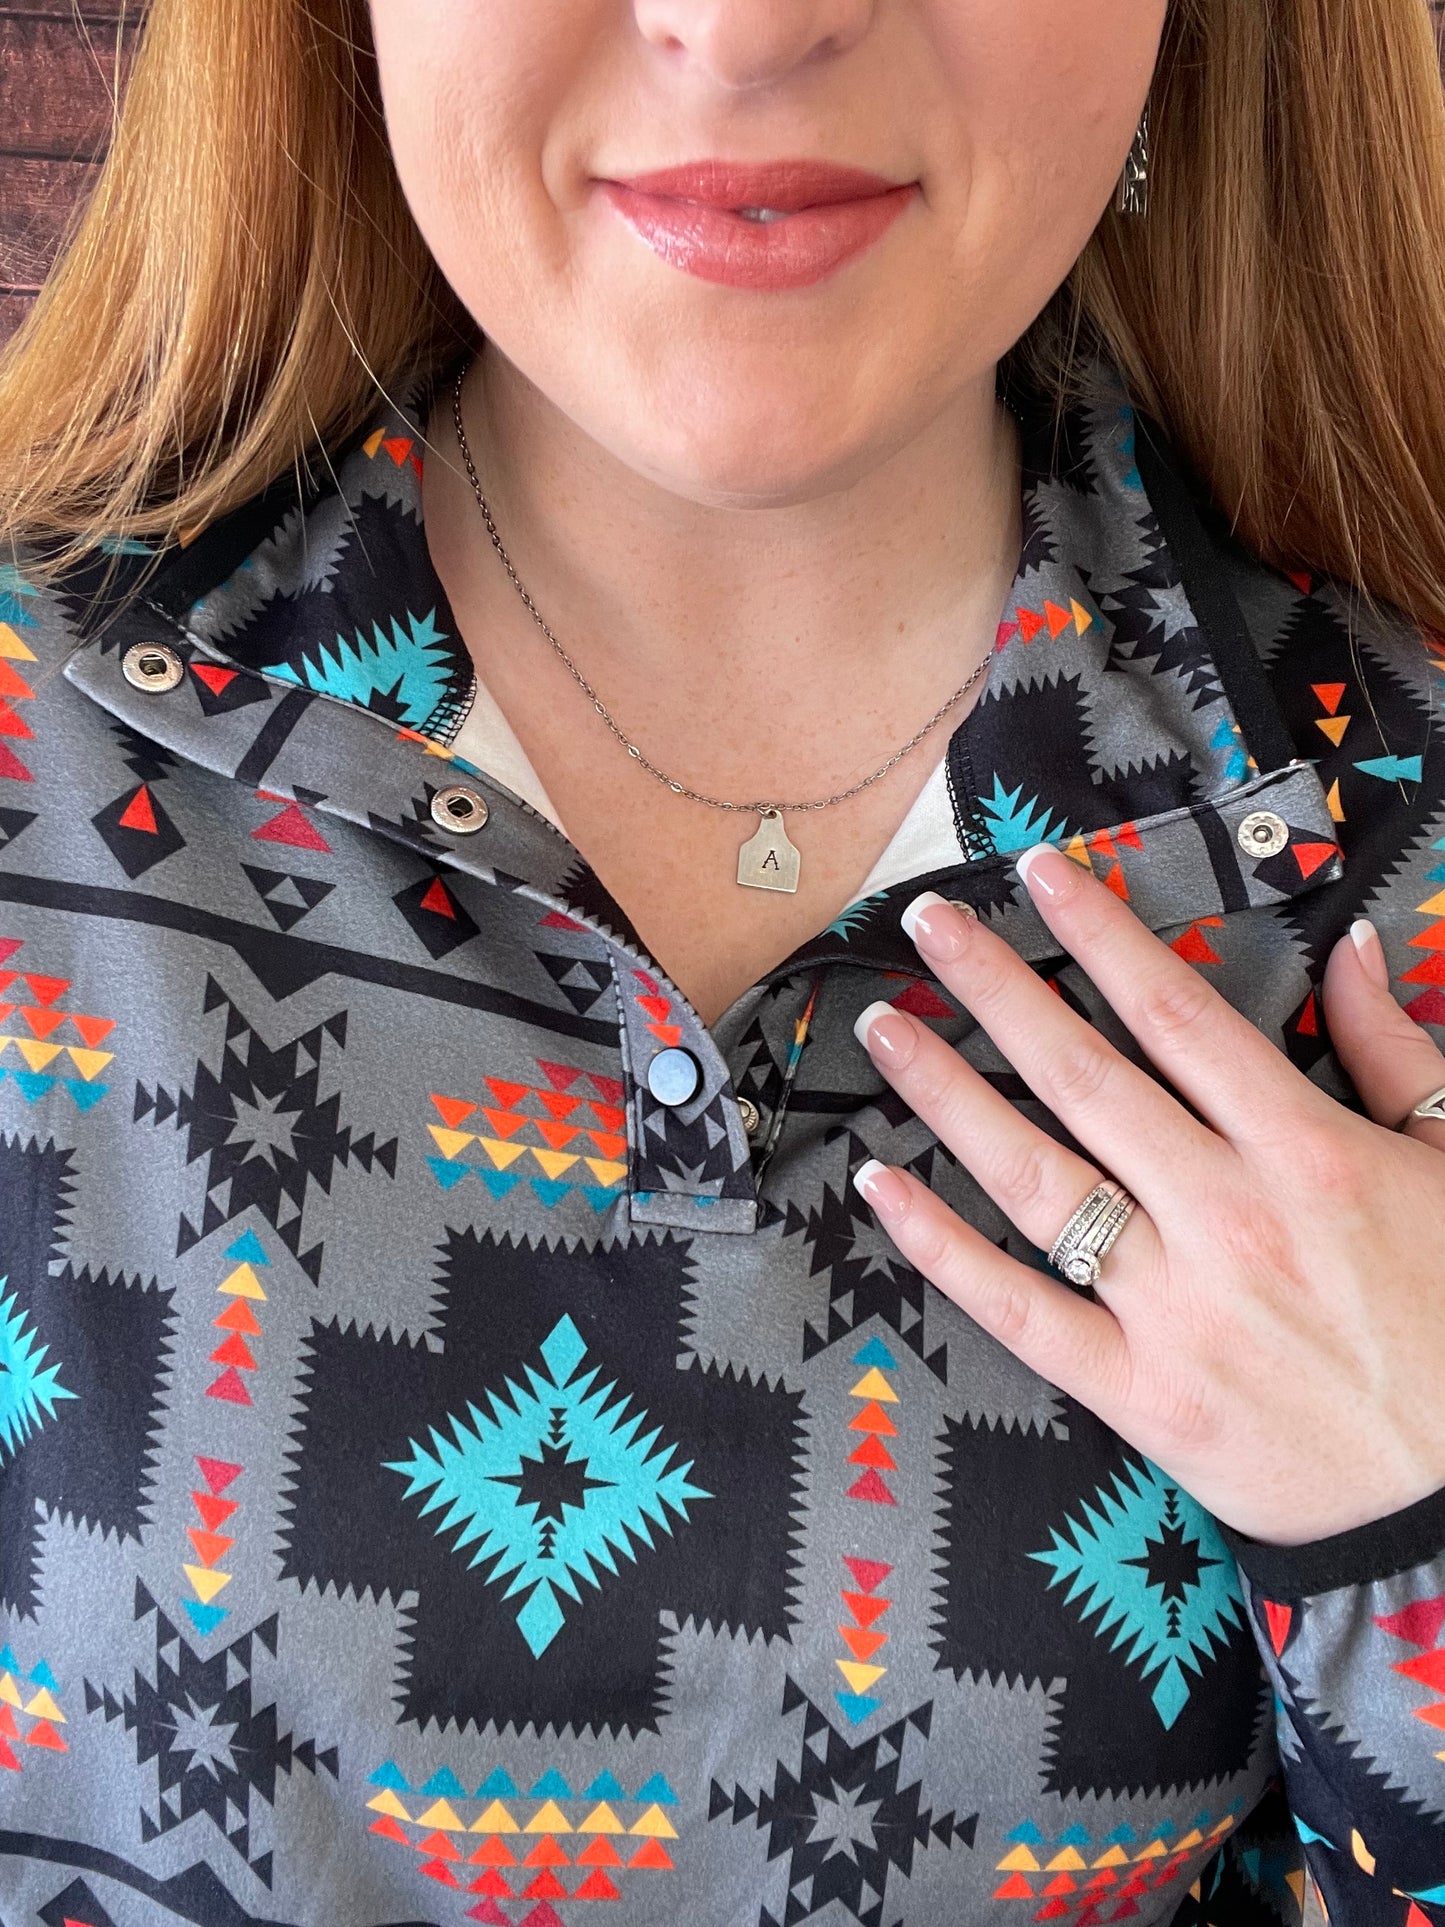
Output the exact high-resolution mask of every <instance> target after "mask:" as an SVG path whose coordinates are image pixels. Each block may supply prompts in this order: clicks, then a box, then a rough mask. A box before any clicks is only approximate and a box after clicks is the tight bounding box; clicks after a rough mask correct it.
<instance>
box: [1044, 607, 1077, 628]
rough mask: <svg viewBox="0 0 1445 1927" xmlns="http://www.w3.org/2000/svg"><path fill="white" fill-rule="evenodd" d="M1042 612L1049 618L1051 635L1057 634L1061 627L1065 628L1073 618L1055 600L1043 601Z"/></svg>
mask: <svg viewBox="0 0 1445 1927" xmlns="http://www.w3.org/2000/svg"><path fill="white" fill-rule="evenodd" d="M1044 614H1045V615H1046V616H1047V617H1048V619H1049V634H1050V635H1051V636H1057V635H1058V633H1059V631H1060V630H1061V629H1067V628H1068V626H1069V624H1070V623H1071V622H1072V621H1073V619H1074V618H1073V615H1072V614H1071V613H1070V611H1069V610H1067V609H1061V608H1060V607H1059V605H1058V603H1057V602H1045V604H1044Z"/></svg>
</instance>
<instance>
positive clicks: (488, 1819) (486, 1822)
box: [467, 1800, 517, 1833]
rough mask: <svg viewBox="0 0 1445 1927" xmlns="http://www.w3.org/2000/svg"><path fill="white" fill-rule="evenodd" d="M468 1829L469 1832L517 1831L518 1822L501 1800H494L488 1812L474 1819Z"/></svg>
mask: <svg viewBox="0 0 1445 1927" xmlns="http://www.w3.org/2000/svg"><path fill="white" fill-rule="evenodd" d="M467 1831H468V1832H469V1833H515V1832H516V1831H517V1823H516V1821H515V1820H514V1819H513V1818H512V1816H511V1814H510V1813H508V1811H507V1809H506V1808H505V1807H504V1806H503V1805H502V1803H501V1801H500V1800H493V1802H492V1804H491V1805H490V1806H489V1807H488V1808H487V1810H486V1812H485V1813H483V1814H481V1815H479V1816H478V1818H477V1819H475V1820H473V1822H472V1824H471V1826H470V1827H469V1828H468V1829H467Z"/></svg>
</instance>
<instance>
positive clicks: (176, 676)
mask: <svg viewBox="0 0 1445 1927" xmlns="http://www.w3.org/2000/svg"><path fill="white" fill-rule="evenodd" d="M120 673H121V674H122V675H123V676H124V677H125V679H126V681H127V682H128V683H129V684H130V685H131V686H132V688H134V689H146V690H149V691H150V693H151V694H152V695H154V696H163V695H164V694H165V693H166V691H167V690H168V689H174V688H175V686H176V684H177V683H178V682H179V681H180V680H181V678H182V676H184V675H185V673H186V665H185V664H184V663H183V662H182V661H181V659H180V657H179V656H178V655H177V654H176V652H175V650H174V649H172V648H170V647H168V646H167V644H165V643H163V642H133V643H132V644H131V646H130V648H129V649H127V650H126V652H125V654H124V655H123V656H122V657H121V659H120Z"/></svg>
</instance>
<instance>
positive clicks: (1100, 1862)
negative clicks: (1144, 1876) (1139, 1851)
mask: <svg viewBox="0 0 1445 1927" xmlns="http://www.w3.org/2000/svg"><path fill="white" fill-rule="evenodd" d="M1128 1864H1129V1856H1128V1854H1127V1853H1125V1851H1124V1849H1123V1848H1122V1847H1110V1849H1109V1851H1108V1852H1107V1853H1101V1854H1100V1855H1099V1857H1098V1859H1097V1860H1091V1861H1090V1862H1089V1865H1090V1866H1091V1867H1127V1866H1128Z"/></svg>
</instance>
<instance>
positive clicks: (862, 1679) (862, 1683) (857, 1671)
mask: <svg viewBox="0 0 1445 1927" xmlns="http://www.w3.org/2000/svg"><path fill="white" fill-rule="evenodd" d="M833 1664H834V1665H835V1666H836V1667H837V1668H838V1671H839V1672H840V1673H841V1674H842V1675H843V1677H844V1679H846V1680H847V1682H848V1684H849V1685H850V1686H851V1687H852V1688H853V1691H854V1692H855V1693H866V1692H867V1691H868V1688H869V1687H870V1686H871V1685H872V1684H873V1682H874V1680H875V1679H882V1677H883V1675H884V1674H885V1673H886V1672H887V1671H888V1668H887V1667H886V1666H860V1665H859V1663H858V1661H857V1660H856V1659H835V1660H834V1661H833Z"/></svg>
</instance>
